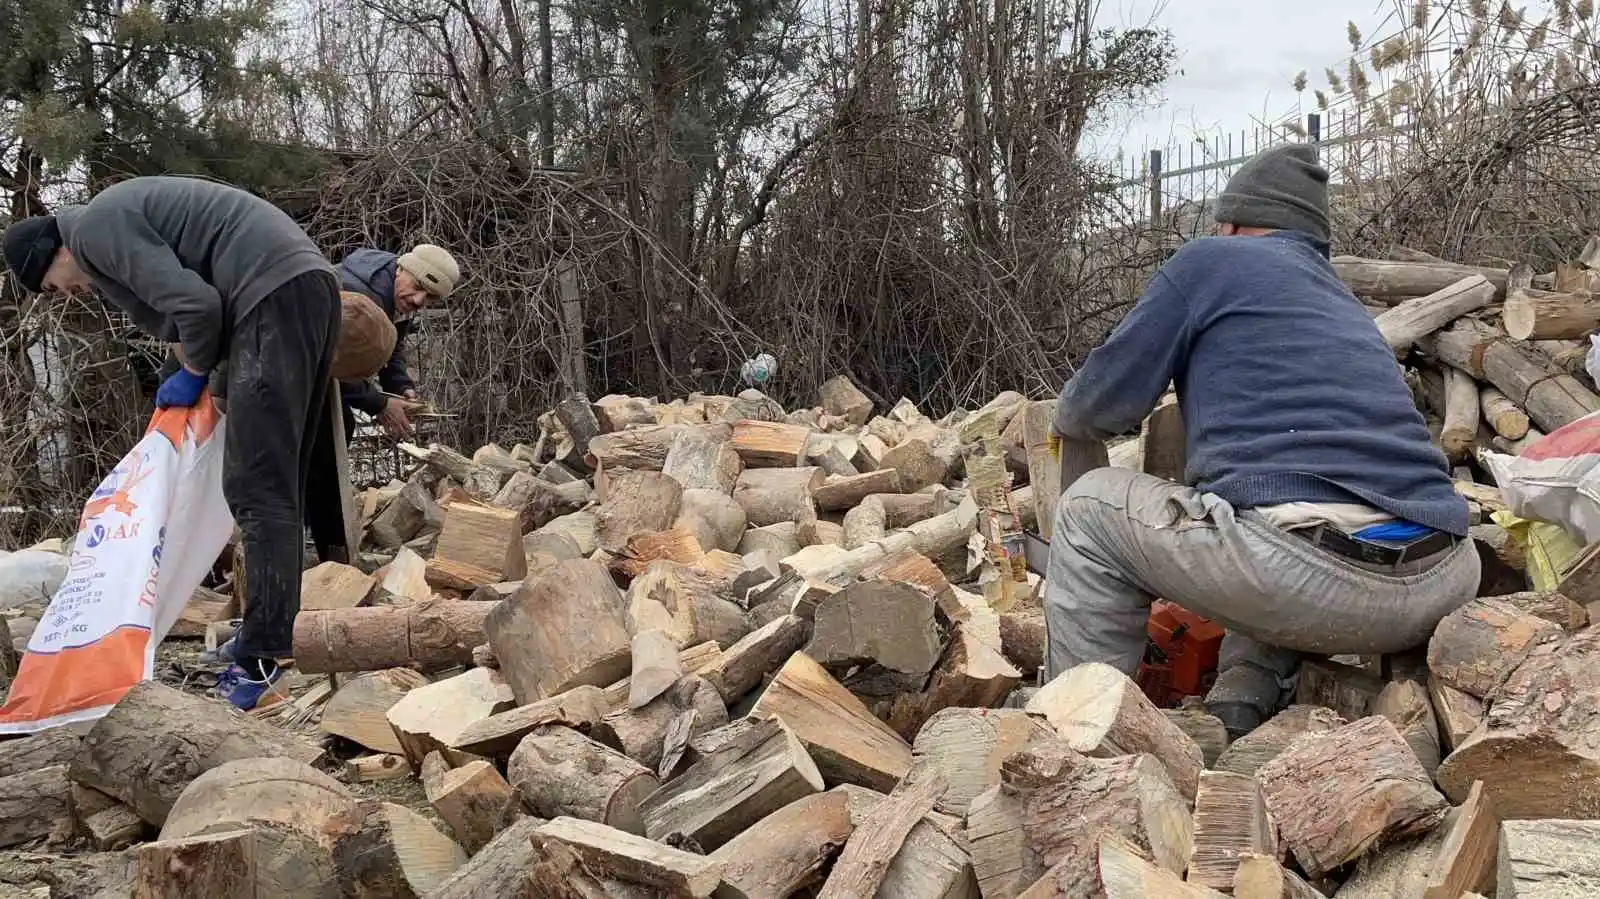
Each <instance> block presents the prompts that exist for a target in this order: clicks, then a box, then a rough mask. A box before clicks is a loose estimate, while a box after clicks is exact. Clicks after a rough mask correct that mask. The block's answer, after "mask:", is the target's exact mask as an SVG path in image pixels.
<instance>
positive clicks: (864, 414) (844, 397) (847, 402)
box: [817, 375, 872, 427]
mask: <svg viewBox="0 0 1600 899" xmlns="http://www.w3.org/2000/svg"><path fill="white" fill-rule="evenodd" d="M817 402H818V403H819V404H820V405H821V406H822V411H824V412H826V413H828V414H829V415H837V416H839V417H840V418H842V419H844V420H845V421H848V422H850V423H851V424H853V425H855V426H857V427H860V426H861V425H864V424H866V423H867V419H869V418H871V417H872V400H871V399H869V398H868V397H867V395H866V394H864V393H862V392H861V388H859V387H857V386H856V385H855V383H854V382H853V381H851V380H850V378H849V376H847V375H837V376H835V377H832V378H829V379H828V380H827V381H825V382H823V384H822V387H820V388H818V390H817Z"/></svg>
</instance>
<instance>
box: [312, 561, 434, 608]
mask: <svg viewBox="0 0 1600 899" xmlns="http://www.w3.org/2000/svg"><path fill="white" fill-rule="evenodd" d="M379 586H380V587H382V588H383V592H384V593H387V594H388V595H389V596H390V597H391V599H390V604H391V605H410V604H412V603H417V602H423V601H425V600H427V599H429V598H430V597H432V596H433V587H432V586H431V585H429V583H428V560H427V559H424V558H423V557H422V556H420V555H417V553H416V551H415V550H413V549H412V548H411V547H409V546H402V547H400V551H399V552H398V553H396V554H395V557H394V559H393V560H392V561H390V562H389V564H388V566H386V570H385V571H384V572H383V580H382V582H381V583H380V584H379ZM330 611H331V610H330Z"/></svg>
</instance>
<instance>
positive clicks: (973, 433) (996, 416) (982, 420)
mask: <svg viewBox="0 0 1600 899" xmlns="http://www.w3.org/2000/svg"><path fill="white" fill-rule="evenodd" d="M1027 401H1028V398H1027V397H1025V396H1023V395H1022V394H1020V393H1017V392H1016V391H1015V390H1007V391H1004V392H1002V393H1001V394H1000V395H999V396H996V397H995V398H994V399H992V400H990V401H989V402H987V403H984V404H983V405H982V406H981V407H979V408H978V409H976V410H974V411H973V413H972V414H971V415H969V416H967V417H966V418H964V419H962V420H961V424H960V425H958V426H957V427H956V435H957V436H958V437H959V438H960V439H961V442H962V443H973V442H976V441H978V440H981V439H983V438H985V437H999V436H1000V435H1001V434H1004V433H1005V431H1006V428H1008V427H1010V425H1011V422H1012V420H1013V419H1015V418H1016V417H1017V413H1019V412H1021V411H1022V406H1023V404H1024V403H1026V402H1027Z"/></svg>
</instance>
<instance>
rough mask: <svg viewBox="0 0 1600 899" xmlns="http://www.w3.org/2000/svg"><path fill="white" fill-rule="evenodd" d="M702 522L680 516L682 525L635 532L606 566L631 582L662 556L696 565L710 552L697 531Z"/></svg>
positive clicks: (672, 560)
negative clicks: (685, 519) (642, 532)
mask: <svg viewBox="0 0 1600 899" xmlns="http://www.w3.org/2000/svg"><path fill="white" fill-rule="evenodd" d="M699 524H700V522H699V521H698V519H697V520H696V521H695V522H693V524H686V523H685V521H684V518H683V517H682V516H681V515H680V516H679V517H678V524H677V525H676V526H674V527H673V528H672V529H671V530H666V531H659V532H657V533H654V534H634V535H633V536H632V537H629V538H628V545H627V546H626V547H625V548H624V549H623V550H622V554H621V555H619V556H617V557H616V558H614V559H611V560H610V561H608V562H607V563H606V567H607V568H608V569H610V571H611V573H612V574H614V575H616V576H617V577H618V578H619V579H621V580H622V581H623V582H628V581H631V580H633V579H634V578H636V577H638V576H639V575H640V574H642V573H643V572H644V570H645V569H646V568H648V567H650V563H652V562H656V561H659V560H662V559H665V560H667V561H669V562H681V563H684V564H687V565H692V564H694V563H695V562H698V561H700V560H701V559H703V558H705V555H706V551H705V550H704V549H703V548H702V547H703V546H704V544H703V543H701V542H700V536H699V535H698V534H697V533H696V532H695V526H696V525H699ZM546 573H548V569H546Z"/></svg>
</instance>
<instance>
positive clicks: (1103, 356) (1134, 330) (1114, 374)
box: [1053, 272, 1190, 440]
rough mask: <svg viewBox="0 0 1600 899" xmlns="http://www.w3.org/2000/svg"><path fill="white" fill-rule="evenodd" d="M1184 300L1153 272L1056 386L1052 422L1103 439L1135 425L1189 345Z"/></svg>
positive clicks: (1067, 433)
mask: <svg viewBox="0 0 1600 899" xmlns="http://www.w3.org/2000/svg"><path fill="white" fill-rule="evenodd" d="M1189 339H1190V334H1189V305H1188V303H1187V302H1186V300H1185V299H1184V296H1183V292H1182V291H1181V290H1179V289H1178V287H1177V285H1175V284H1174V283H1173V282H1172V280H1171V279H1170V278H1169V277H1167V275H1166V274H1164V273H1162V272H1157V273H1156V275H1155V277H1154V278H1152V279H1151V280H1150V284H1149V285H1148V286H1147V287H1146V288H1145V292H1144V295H1143V296H1141V297H1139V301H1138V302H1137V303H1135V304H1134V306H1133V310H1132V311H1130V312H1129V313H1128V315H1127V317H1126V318H1124V319H1123V320H1122V322H1121V324H1119V325H1117V327H1116V330H1114V331H1112V332H1111V337H1110V338H1109V339H1107V340H1106V342H1105V343H1104V344H1102V345H1100V346H1099V347H1098V348H1096V349H1095V351H1094V352H1092V353H1090V354H1089V358H1088V359H1087V360H1086V361H1085V362H1084V364H1083V367H1082V368H1081V369H1079V370H1078V373H1077V374H1076V375H1074V376H1073V377H1072V380H1070V381H1068V382H1067V385H1066V386H1065V387H1063V388H1062V390H1061V397H1060V399H1058V400H1057V401H1056V415H1055V422H1054V424H1053V427H1054V429H1055V431H1056V433H1058V434H1060V435H1062V436H1064V437H1070V438H1072V439H1075V440H1106V439H1109V438H1111V437H1115V436H1116V435H1118V434H1125V433H1128V432H1129V431H1133V430H1135V429H1137V428H1138V427H1139V423H1140V422H1142V421H1144V418H1145V416H1147V415H1149V414H1150V411H1151V410H1152V409H1154V408H1155V405H1156V403H1157V401H1159V400H1160V399H1161V394H1162V393H1163V392H1165V391H1166V389H1167V384H1168V383H1169V382H1171V381H1172V378H1173V375H1174V374H1175V373H1176V372H1177V371H1178V370H1179V369H1180V368H1181V367H1182V365H1183V363H1184V359H1185V358H1186V357H1187V355H1188V349H1189Z"/></svg>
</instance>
